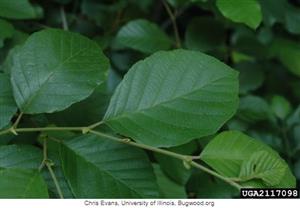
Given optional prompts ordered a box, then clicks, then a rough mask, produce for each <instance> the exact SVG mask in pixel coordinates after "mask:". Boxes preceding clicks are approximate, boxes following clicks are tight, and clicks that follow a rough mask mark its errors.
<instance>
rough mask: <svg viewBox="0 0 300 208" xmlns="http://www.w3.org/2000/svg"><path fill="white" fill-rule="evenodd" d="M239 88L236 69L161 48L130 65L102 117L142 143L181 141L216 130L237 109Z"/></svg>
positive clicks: (199, 54) (203, 56) (207, 57)
mask: <svg viewBox="0 0 300 208" xmlns="http://www.w3.org/2000/svg"><path fill="white" fill-rule="evenodd" d="M237 91H238V80H237V73H236V72H235V71H234V70H232V69H231V68H230V67H228V66H226V65H225V64H223V63H221V62H220V61H218V60H216V59H214V58H212V57H210V56H207V55H205V54H202V53H200V52H192V51H186V50H180V49H179V50H174V51H171V52H157V53H155V54H154V55H152V56H150V57H149V58H147V59H145V60H143V61H140V62H138V63H137V64H135V65H134V66H133V67H132V68H131V69H130V70H129V72H128V73H127V74H126V76H125V77H124V79H123V81H122V82H121V84H120V85H119V86H118V87H117V89H116V91H115V93H114V95H113V97H112V99H111V102H110V104H109V107H108V110H107V112H106V114H105V116H104V121H105V122H106V123H107V124H108V125H109V126H110V127H111V128H113V129H114V130H115V131H117V132H118V133H120V134H123V135H125V136H129V137H131V138H133V139H135V140H137V141H139V142H142V143H145V144H149V145H152V146H164V147H168V146H178V145H180V144H183V143H187V142H188V141H190V140H192V139H194V138H196V137H201V136H206V135H209V134H212V133H214V132H215V131H217V129H219V128H220V127H221V126H222V125H223V123H224V122H225V121H226V120H228V119H229V118H230V117H231V116H232V115H233V114H234V112H235V110H236V108H237V105H238V96H237V94H238V92H237ZM211 93H214V97H212V96H210V95H211Z"/></svg>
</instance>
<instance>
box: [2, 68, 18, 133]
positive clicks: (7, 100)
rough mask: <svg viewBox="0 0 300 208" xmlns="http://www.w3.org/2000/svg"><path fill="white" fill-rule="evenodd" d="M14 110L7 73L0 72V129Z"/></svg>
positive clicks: (8, 120)
mask: <svg viewBox="0 0 300 208" xmlns="http://www.w3.org/2000/svg"><path fill="white" fill-rule="evenodd" d="M16 111H17V106H16V103H15V101H14V98H13V94H12V89H11V84H10V81H9V75H7V74H1V73H0V129H1V128H3V127H5V126H6V125H8V124H9V122H10V120H11V118H12V117H13V115H14V114H15V112H16Z"/></svg>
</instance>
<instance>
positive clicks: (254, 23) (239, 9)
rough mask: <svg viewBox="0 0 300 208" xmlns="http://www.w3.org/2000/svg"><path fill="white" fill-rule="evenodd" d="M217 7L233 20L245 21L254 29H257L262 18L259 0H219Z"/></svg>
mask: <svg viewBox="0 0 300 208" xmlns="http://www.w3.org/2000/svg"><path fill="white" fill-rule="evenodd" d="M217 7H218V8H219V10H220V11H221V13H222V14H223V15H224V16H225V17H227V18H229V19H230V20H232V21H233V22H238V23H245V24H246V25H248V26H249V27H251V28H253V29H256V28H257V27H258V26H259V24H260V22H261V20H262V13H261V8H260V4H259V3H258V2H257V0H217Z"/></svg>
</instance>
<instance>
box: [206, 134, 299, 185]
mask: <svg viewBox="0 0 300 208" xmlns="http://www.w3.org/2000/svg"><path fill="white" fill-rule="evenodd" d="M261 151H263V153H261ZM201 158H202V160H203V161H204V162H205V163H207V164H208V165H209V166H210V167H212V168H213V169H214V170H216V171H217V172H218V173H220V174H222V175H224V176H226V177H231V178H237V179H240V180H241V181H243V179H245V178H244V177H245V176H249V175H252V174H253V175H254V173H259V174H256V175H255V177H254V178H255V179H254V180H250V181H249V183H245V184H244V185H245V186H247V185H249V184H251V186H254V187H261V186H262V183H261V181H266V180H268V179H269V176H270V175H273V174H274V175H276V174H278V175H277V176H276V177H278V178H277V179H276V180H275V179H274V181H273V182H272V184H269V183H268V184H263V187H281V188H285V187H290V188H292V187H295V185H296V184H295V183H296V181H295V177H294V176H293V175H292V173H291V171H290V170H289V167H288V165H287V164H286V163H285V161H284V160H282V159H281V158H280V156H279V155H278V153H277V152H275V151H274V150H272V149H271V148H270V147H268V146H267V145H265V144H263V143H262V142H260V141H259V140H255V139H253V138H251V137H249V136H247V135H245V134H243V133H241V132H238V131H227V132H223V133H221V134H219V135H217V136H216V137H215V138H214V139H213V140H212V141H211V142H210V143H209V144H208V145H207V146H206V147H205V148H204V150H203V152H202V153H201ZM264 159H267V160H268V161H269V162H270V164H268V166H264V165H266V163H265V162H264ZM254 164H256V168H255V170H254ZM273 165H274V166H273ZM249 167H250V168H249ZM251 167H252V169H251ZM274 167H275V168H274ZM277 167H280V169H281V168H284V171H283V173H284V174H283V175H282V174H281V173H282V170H280V172H277V170H278V169H277ZM272 168H274V169H272ZM268 169H270V172H268ZM256 171H257V172H256ZM253 175H252V176H253ZM257 179H260V180H258V181H257ZM268 182H269V181H268Z"/></svg>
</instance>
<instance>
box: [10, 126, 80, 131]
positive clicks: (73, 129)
mask: <svg viewBox="0 0 300 208" xmlns="http://www.w3.org/2000/svg"><path fill="white" fill-rule="evenodd" d="M82 129H83V127H42V128H17V129H15V131H16V132H35V131H82Z"/></svg>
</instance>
